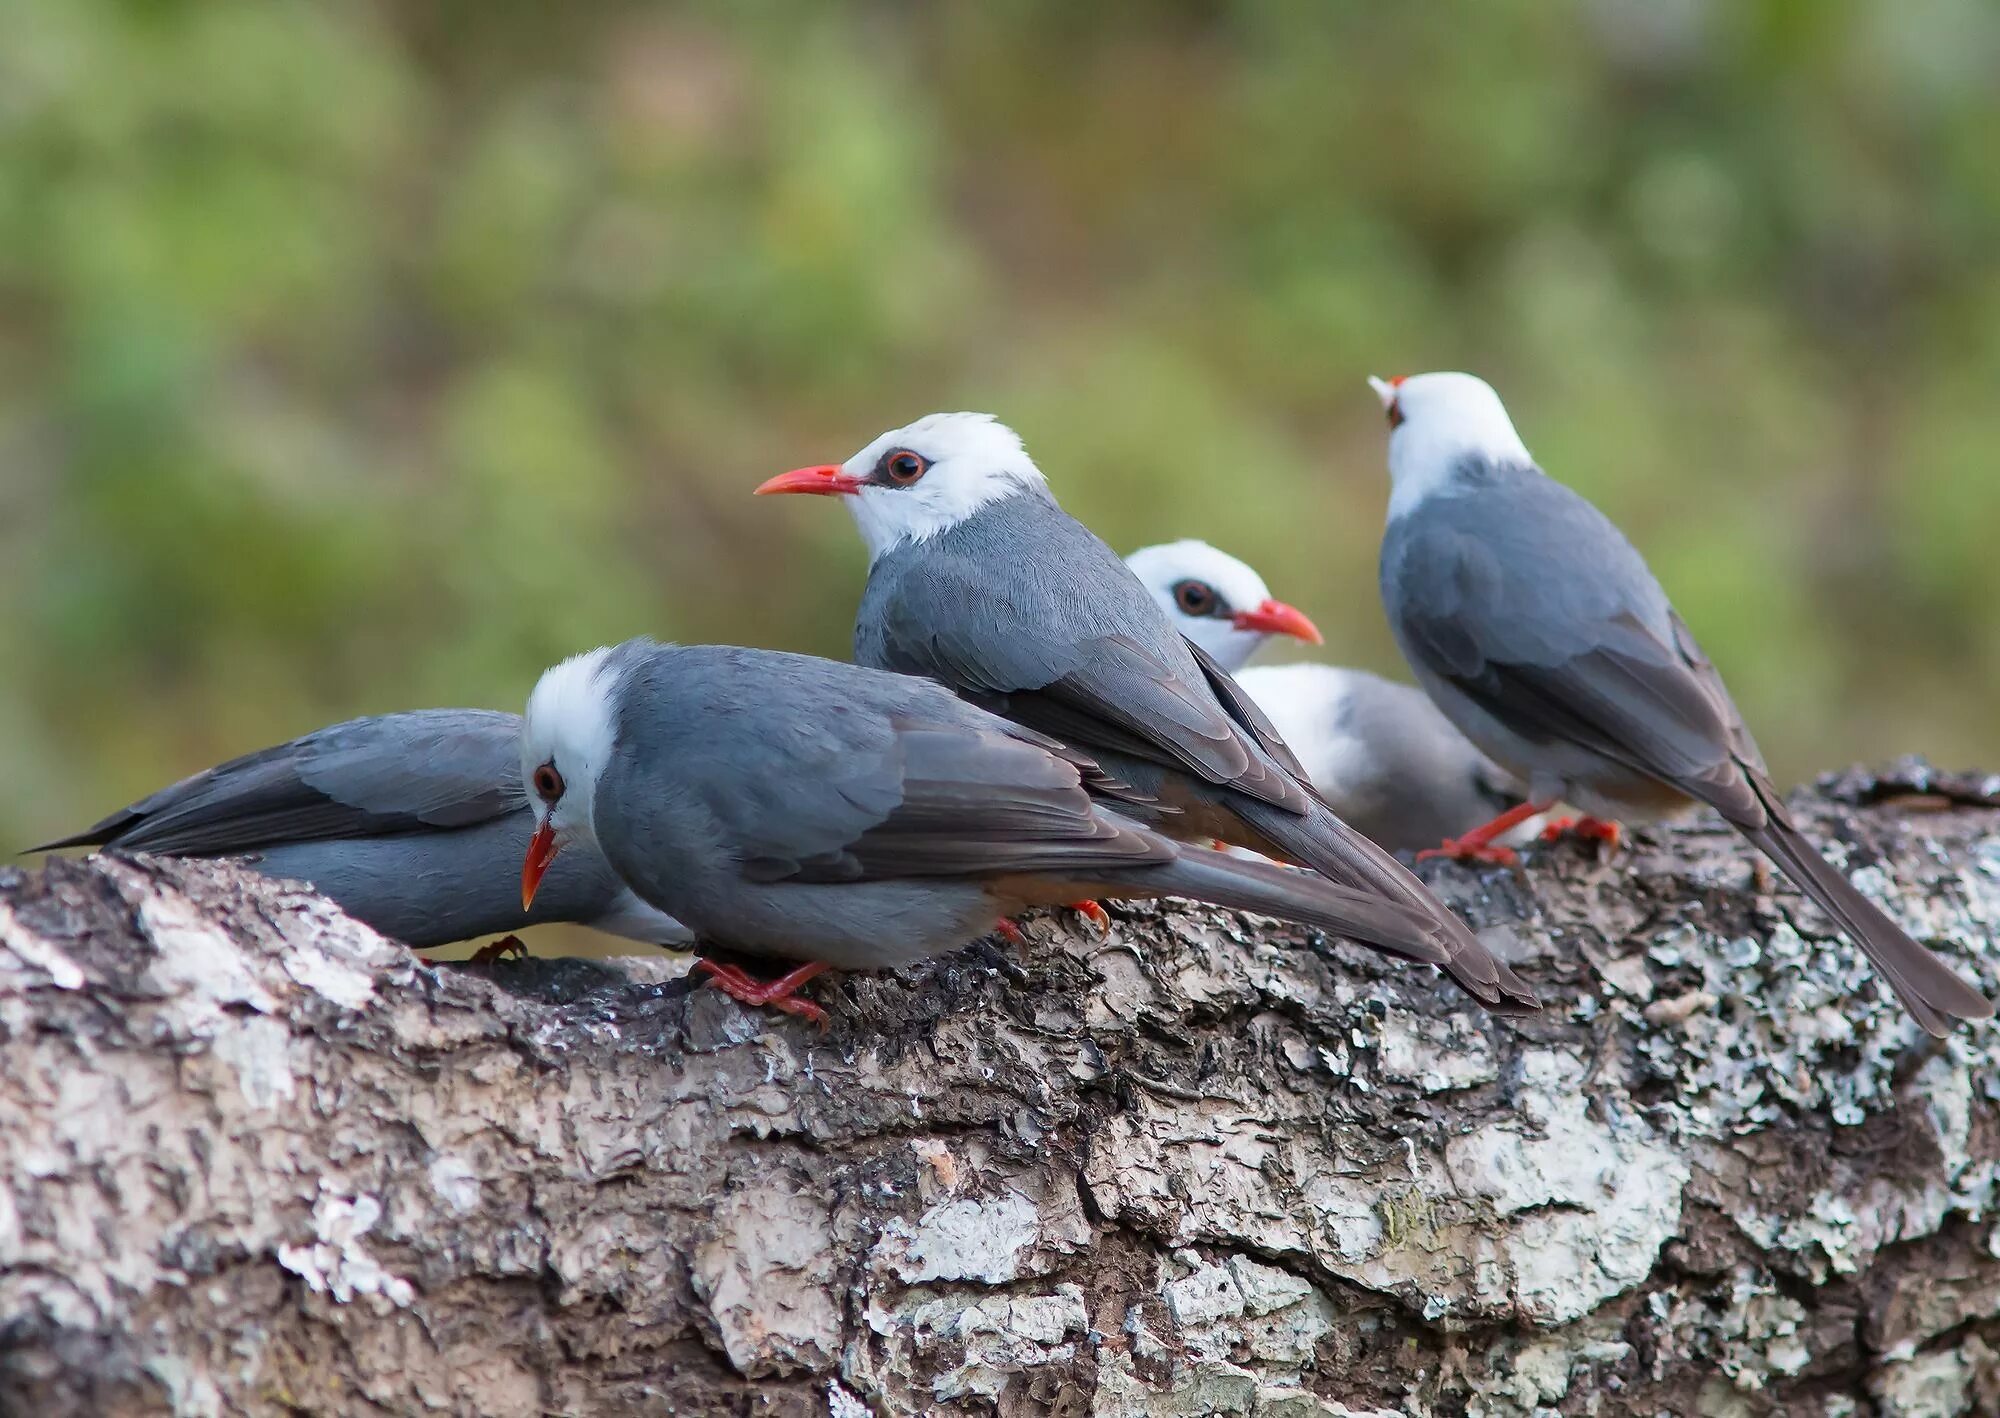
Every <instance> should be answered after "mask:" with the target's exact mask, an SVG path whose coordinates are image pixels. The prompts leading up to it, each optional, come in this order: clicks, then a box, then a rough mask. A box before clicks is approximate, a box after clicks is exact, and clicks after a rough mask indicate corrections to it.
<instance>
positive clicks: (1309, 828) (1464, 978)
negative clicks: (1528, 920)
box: [1234, 800, 1541, 1013]
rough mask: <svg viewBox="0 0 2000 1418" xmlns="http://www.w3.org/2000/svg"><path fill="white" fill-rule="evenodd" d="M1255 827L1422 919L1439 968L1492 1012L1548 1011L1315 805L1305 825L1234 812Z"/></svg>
mask: <svg viewBox="0 0 2000 1418" xmlns="http://www.w3.org/2000/svg"><path fill="white" fill-rule="evenodd" d="M1234 806H1236V810H1237V811H1238V813H1239V814H1240V815H1241V816H1242V817H1243V818H1244V820H1245V821H1246V822H1248V823H1249V825H1250V826H1251V827H1252V828H1254V829H1255V830H1256V831H1257V832H1259V833H1261V834H1262V835H1263V836H1264V837H1266V838H1268V839H1269V840H1270V841H1271V843H1272V844H1273V845H1275V846H1276V847H1277V848H1278V849H1279V850H1280V851H1282V852H1284V854H1285V855H1286V856H1288V857H1291V858H1292V859H1293V860H1295V861H1298V862H1302V863H1304V864H1305V865H1306V866H1309V867H1311V868H1312V869H1313V870H1315V871H1317V872H1320V873H1321V874H1323V875H1324V876H1326V877H1328V878H1329V879H1331V880H1333V881H1336V882H1339V883H1341V884H1342V885H1344V886H1348V887H1351V888H1353V889H1355V890H1357V891H1363V892H1367V893H1369V894H1372V895H1378V896H1382V897H1386V898H1387V899H1388V900H1390V901H1392V902H1395V903H1397V904H1399V905H1402V906H1405V907H1407V908H1409V909H1411V910H1414V911H1416V912H1418V913H1420V914H1421V915H1422V916H1423V917H1424V919H1425V920H1427V921H1428V922H1429V923H1430V925H1431V929H1432V931H1433V933H1434V934H1435V935H1436V937H1437V939H1438V940H1439V942H1440V943H1441V944H1442V945H1443V947H1444V950H1445V959H1444V960H1442V961H1441V962H1439V964H1440V966H1441V967H1442V968H1443V970H1444V972H1445V973H1446V974H1448V975H1450V976H1451V978H1452V979H1454V980H1456V981H1457V982H1458V984H1459V987H1460V988H1461V989H1463V990H1464V991H1465V992H1466V993H1467V994H1469V995H1471V996H1472V997H1473V998H1474V999H1476V1000H1478V1001H1479V1002H1480V1003H1481V1004H1483V1005H1485V1006H1486V1007H1487V1008H1488V1009H1491V1010H1494V1011H1496V1012H1499V1013H1527V1012H1529V1011H1532V1010H1536V1009H1539V1008H1541V1002H1540V1001H1539V1000H1537V999H1536V998H1535V992H1534V991H1533V990H1531V989H1529V988H1528V984H1527V982H1526V981H1525V980H1523V979H1522V978H1521V977H1520V976H1519V975H1516V974H1515V973H1514V972H1513V971H1512V970H1511V969H1509V968H1508V966H1507V962H1505V961H1504V960H1501V959H1500V958H1499V957H1498V956H1496V955H1494V954H1493V952H1492V951H1490V950H1488V949H1487V948H1486V947H1485V946H1484V945H1482V944H1480V942H1479V937H1477V936H1475V935H1474V934H1473V933H1472V930H1471V928H1470V927H1469V926H1467V925H1466V924H1465V922H1463V921H1461V920H1460V919H1459V918H1458V917H1457V916H1456V915H1454V914H1453V913H1452V911H1451V909H1450V908H1449V907H1447V906H1446V905H1445V904H1444V903H1443V902H1442V901H1440V900H1438V899H1437V897H1435V896H1433V895H1432V894H1431V891H1430V888H1429V887H1427V886H1425V885H1424V884H1423V883H1422V882H1421V881H1419V880H1417V878H1416V877H1415V876H1414V875H1413V874H1412V873H1411V872H1410V870H1409V868H1407V867H1405V866H1404V865H1403V864H1402V863H1401V862H1399V861H1397V860H1396V859H1395V857H1393V856H1391V855H1390V854H1389V853H1388V852H1387V851H1385V850H1383V849H1382V848H1381V847H1378V846H1376V845H1375V843H1373V842H1371V841H1369V840H1368V839H1367V838H1366V837H1364V836H1362V835H1361V834H1360V833H1359V832H1356V831H1355V830H1354V829H1353V828H1351V827H1349V826H1348V825H1347V824H1346V823H1344V822H1342V821H1341V820H1340V819H1339V818H1338V817H1336V816H1335V815H1334V814H1333V812H1332V810H1331V809H1329V808H1327V807H1326V806H1325V805H1324V804H1322V803H1320V802H1318V801H1316V800H1315V801H1314V803H1313V804H1312V806H1311V809H1310V810H1309V811H1308V812H1307V814H1306V815H1305V816H1304V817H1297V816H1294V815H1292V814H1291V813H1288V812H1284V811H1282V810H1280V809H1277V808H1271V807H1267V806H1265V805H1264V804H1262V803H1242V804H1237V805H1234Z"/></svg>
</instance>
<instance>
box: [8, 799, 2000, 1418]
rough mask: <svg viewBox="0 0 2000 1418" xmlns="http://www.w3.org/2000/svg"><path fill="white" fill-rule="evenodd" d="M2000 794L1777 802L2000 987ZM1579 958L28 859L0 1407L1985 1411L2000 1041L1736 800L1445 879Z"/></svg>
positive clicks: (1998, 1375) (1907, 917) (20, 901)
mask: <svg viewBox="0 0 2000 1418" xmlns="http://www.w3.org/2000/svg"><path fill="white" fill-rule="evenodd" d="M1996 802H2000V782H1993V781H1988V782H1975V781H1971V780H1955V781H1946V780H1942V779H1937V778H1935V777H1934V776H1932V775H1929V774H1927V773H1926V772H1925V771H1924V770H1923V769H1922V768H1921V766H1920V765H1909V766H1905V767H1904V768H1903V769H1901V770H1900V774H1899V775H1891V776H1890V777H1889V778H1887V779H1876V778H1869V777H1866V776H1864V775H1860V774H1851V775H1847V776H1846V777H1844V778H1842V779H1839V780H1829V781H1828V782H1826V783H1823V784H1822V785H1821V786H1820V788H1819V790H1817V792H1816V793H1815V794H1812V795H1802V796H1801V797H1800V798H1799V800H1798V805H1799V808H1800V811H1801V813H1802V814H1803V815H1804V816H1805V817H1806V818H1807V819H1808V820H1809V821H1810V824H1811V826H1812V829H1813V831H1814V832H1815V835H1816V837H1817V838H1818V840H1820V841H1822V842H1825V843H1828V844H1830V845H1831V846H1832V849H1833V850H1834V851H1835V852H1844V853H1845V857H1846V864H1847V866H1848V868H1849V870H1850V871H1852V872H1854V874H1855V876H1856V879H1857V880H1858V881H1860V882H1861V883H1862V884H1863V886H1864V888H1865V889H1867V890H1869V891H1870V892H1871V893H1874V894H1876V895H1877V896H1878V898H1879V899H1881V900H1882V901H1883V902H1884V903H1885V904H1886V905H1887V906H1888V907H1889V909H1890V910H1891V911H1892V913H1894V914H1896V915H1897V916H1899V917H1900V918H1901V919H1903V920H1904V921H1905V922H1906V923H1908V924H1909V925H1910V926H1911V927H1912V928H1913V929H1914V930H1915V931H1916V932H1917V933H1918V934H1919V935H1920V936H1922V937H1924V938H1926V939H1929V940H1931V941H1933V942H1935V943H1936V944H1938V945H1939V947H1940V948H1941V949H1942V950H1943V951H1945V953H1946V954H1947V955H1948V956H1949V957H1950V958H1951V959H1952V960H1953V962H1954V963H1955V964H1957V965H1958V966H1960V967H1961V968H1963V969H1966V970H1968V971H1970V972H1973V973H1975V974H1976V976H1977V977H1978V979H1979V981H1980V983H1981V984H1982V986H1983V987H1984V988H1985V989H1987V990H1988V991H1989V992H1990V991H1992V990H1993V989H1994V987H1995V983H1996V978H1995V977H1996V972H2000V947H1996V944H1995V929H1996V923H2000V811H1996V810H1995V806H1994V805H1995V803H1996ZM1431 876H1432V879H1433V881H1434V882H1435V884H1436V885H1437V886H1438V888H1439V890H1440V891H1441V892H1442V893H1443V894H1444V895H1445V896H1446V898H1447V899H1448V900H1450V901H1451V902H1452V903H1453V904H1454V905H1456V906H1458V907H1459V908H1461V909H1462V910H1463V911H1464V912H1465V914H1466V915H1467V916H1468V918H1469V919H1470V920H1471V921H1472V922H1473V924H1474V925H1475V926H1476V927H1478V928H1480V929H1481V931H1482V933H1483V934H1484V935H1485V936H1486V938H1487V939H1488V940H1489V941H1490V942H1491V943H1493V944H1494V946H1495V948H1496V949H1498V950H1500V951H1501V952H1502V953H1503V954H1506V955H1507V956H1508V957H1509V958H1510V959H1513V960H1515V961H1516V962H1517V963H1519V964H1520V965H1521V966H1522V968H1523V969H1524V970H1525V972H1526V973H1527V975H1528V977H1529V978H1530V979H1531V980H1532V981H1533V982H1534V983H1535V984H1536V986H1537V988H1538V989H1539V990H1540V991H1541V993H1542V997H1543V999H1544V1001H1545V1002H1546V1006H1547V1007H1546V1009H1545V1011H1544V1012H1543V1013H1542V1014H1541V1015H1540V1016H1538V1017H1535V1018H1531V1019H1526V1020H1499V1019H1495V1018H1492V1017H1490V1016H1488V1015H1486V1014H1485V1013H1483V1012H1482V1011H1481V1010H1479V1009H1478V1008H1477V1007H1476V1006H1474V1005H1473V1004H1472V1003H1471V1002H1470V1001H1469V1000H1467V999H1466V998H1465V997H1463V996H1462V995H1459V994H1457V993H1456V992H1454V991H1453V990H1452V989H1451V988H1450V987H1449V985H1448V984H1446V983H1444V982H1442V981H1441V980H1440V979H1439V978H1437V977H1436V976H1435V975H1434V973H1433V972H1431V971H1430V970H1428V969H1419V968H1413V967H1408V966H1403V965H1399V964H1397V963H1395V962H1388V961H1382V960H1378V959H1377V958H1375V957H1372V956H1370V955H1368V954H1366V953H1364V952H1362V951H1360V950H1359V949H1356V948H1353V947H1350V946H1347V945H1344V944H1327V943H1325V942H1321V941H1317V940H1315V939H1313V938H1311V937H1309V936H1307V935H1304V934H1302V933H1299V932H1296V931H1291V930H1287V929H1285V928H1282V927H1279V926H1276V925H1274V924H1272V923H1270V922H1265V921H1255V920H1251V919H1247V918H1244V917H1240V916H1235V915H1231V914H1229V913H1224V912H1215V911H1207V910H1195V909H1182V908H1180V907H1178V906H1175V907H1168V908H1160V909H1153V908H1121V907H1116V906H1114V907H1113V908H1112V910H1113V914H1114V917H1115V924H1114V927H1113V929H1112V931H1111V932H1110V934H1109V936H1108V937H1106V938H1103V939H1100V938H1098V937H1097V936H1096V935H1095V934H1093V933H1092V932H1091V931H1090V930H1089V928H1088V927H1087V926H1083V925H1080V924H1078V923H1076V922H1075V921H1074V919H1073V918H1071V917H1068V916H1051V917H1048V918H1045V919H1040V920H1036V921H1032V922H1030V923H1029V927H1028V934H1029V937H1030V943H1029V945H1028V947H1027V948H1026V950H1025V951H1018V952H1017V951H1014V950H1011V949H1010V950H1005V951H1002V950H997V949H992V948H986V947H979V948H975V949H973V950H971V951H967V952H962V953H960V954H957V955H955V956H951V957H948V958H945V959H943V960H940V961H935V962H931V963H930V964H927V965H925V966H922V967H918V968H915V969H911V970H907V971H901V972H897V973H893V974H886V973H885V974H878V975H849V976H845V977H841V978H837V979H834V980H832V981H830V982H826V983H823V984H822V985H820V986H816V987H815V989H816V990H817V993H818V997H819V998H820V999H821V1000H823V1001H824V1002H826V1003H827V1004H828V1005H829V1007H830V1009H831V1012H832V1014H833V1024H832V1029H831V1032H830V1033H827V1034H825V1035H824V1036H823V1035H821V1034H820V1033H818V1032H816V1031H815V1030H814V1029H812V1028H811V1027H810V1026H808V1025H805V1024H803V1023H802V1022H801V1021H798V1020H795V1019H789V1018H784V1017H779V1016H772V1015H763V1014H752V1013H748V1012H745V1011H744V1010H742V1009H740V1008H739V1007H738V1006H736V1005H735V1004H734V1003H732V1002H731V1001H729V1000H727V999H725V998H723V997H722V996H720V995H719V994H717V993H716V992H714V991H711V990H701V989H695V990H692V991H691V990H690V989H689V987H688V984H687V982H686V981H684V980H682V979H678V978H675V975H676V972H677V969H678V967H677V966H676V965H673V964H670V963H669V962H667V961H666V960H665V959H664V958H661V959H657V960H655V959H628V960H617V961H606V962H584V961H578V960H534V961H525V962H518V963H504V964H499V965H495V966H491V967H474V968H448V967H439V966H433V965H430V964H427V963H425V962H424V961H423V960H422V959H420V958H418V957H416V956H413V955H412V954H411V953H410V952H409V951H407V950H405V949H404V948H402V947H401V946H399V945H396V944H393V943H390V942H387V941H384V940H382V939H381V938H380V937H378V936H376V935H374V934H373V933H372V932H370V931H368V930H367V929H365V928H363V927H360V926H358V925H356V924H354V923H352V922H350V921H348V920H346V919H345V918H344V917H342V916H340V915H339V914H338V913H337V912H336V911H334V910H333V908H332V907H330V906H329V905H327V904H326V903H325V902H323V901H321V900H319V899H318V898H316V897H314V896H312V895H310V894H309V893H307V892H306V891H304V890H302V889H297V888H293V887H288V886H283V885H274V884H271V883H267V882H264V881H262V880H260V879H259V878H256V877H254V876H252V875H250V874H248V873H247V872H244V871H242V870H240V869H238V868H235V867H231V866H228V865H218V864H203V863H181V862H164V861H149V860H139V861H132V862H117V861H111V860H104V859H95V860H91V861H87V862H72V861H56V862H51V863H49V864H48V865H47V866H46V867H45V868H44V869H42V870H40V871H36V872H21V871H11V870H7V871H0V1411H4V1412H6V1413H33V1414H38V1415H55V1414H67V1413H91V1414H123V1413H154V1412H173V1413H181V1414H223V1413H229V1414H234V1413H287V1412H305V1413H360V1414H375V1413H382V1414H404V1413H412V1412H438V1413H467V1414H486V1415H512V1414H523V1415H528V1414H541V1413H550V1412H557V1413H580V1414H623V1413H635V1414H636V1413H647V1414H652V1413H667V1412H671V1413H685V1414H706V1413H752V1412H754V1413H759V1414H764V1413H777V1414H793V1413H799V1414H805V1413H827V1412H832V1413H834V1414H838V1415H843V1418H845V1415H858V1414H863V1413H876V1414H901V1413H987V1412H994V1411H998V1412H1000V1413H1004V1414H1042V1413H1055V1414H1104V1415H1119V1414H1161V1413H1242V1414H1253V1415H1264V1416H1265V1418H1306V1415H1339V1414H1394V1413H1411V1414H1437V1415H1456V1414H1477V1415H1528V1414H1545V1413H1592V1414H1645V1415H1653V1414H1659V1413H1672V1414H1696V1413H1700V1414H1745V1415H1752V1414H1766V1413H1772V1414H1776V1413H1784V1414H1825V1415H1843V1414H1864V1413H1873V1414H1885V1415H1887V1414H1894V1415H1918V1414H1953V1413H1993V1412H1996V1411H2000V1360H1996V1358H1995V1352H1996V1350H2000V1232H1996V1230H1995V1227H1994V1221H1993V1217H1992V1215H1991V1210H1992V1207H1993V1203H1994V1188H1995V1179H1996V1170H2000V1101H1996V1099H2000V1030H1996V1028H1995V1027H1993V1026H1992V1025H1990V1024H1983V1025H1980V1026H1977V1027H1973V1028H1967V1029H1963V1030H1961V1031H1960V1032H1959V1033H1957V1034H1955V1035H1954V1036H1953V1037H1951V1038H1950V1039H1947V1040H1944V1041H1942V1042H1933V1041H1931V1040H1929V1039H1927V1038H1925V1037H1924V1036H1923V1035H1921V1034H1920V1033H1919V1032H1918V1031H1917V1030H1916V1029H1915V1028H1914V1027H1913V1026H1912V1025H1911V1024H1910V1023H1909V1021H1908V1020H1907V1018H1906V1017H1905V1016H1904V1015H1903V1014H1902V1012H1901V1011H1900V1010H1899V1009H1898V1008H1897V1006H1896V1005H1895V1004H1894V1003H1893V1001H1891V1000H1890V999H1889V998H1888V997H1887V995H1886V994H1885V992H1884V991H1883V990H1882V989H1881V987H1880V986H1879V985H1878V984H1877V983H1876V981H1875V980H1874V979H1873V978H1872V977H1871V976H1870V974H1869V972H1868V970H1867V968H1866V966H1865V965H1864V964H1863V962H1862V961H1861V959H1860V957H1859V955H1858V953H1857V952H1856V951H1854V950H1853V949H1851V948H1850V947H1848V946H1847V945H1846V944H1844V943H1841V942H1837V941H1834V940H1832V939H1830V938H1829V935H1828V931H1829V927H1828V925H1827V923H1826V921H1825V920H1824V919H1823V918H1822V917H1820V916H1819V915H1818V914H1817V913H1816V912H1815V911H1813V909H1812V908H1811V907H1810V906H1808V905H1806V904H1805V903H1803V902H1802V901H1801V899H1800V898H1799V897H1798V895H1797V894H1796V893H1795V892H1793V891H1792V890H1791V889H1790V887H1789V886H1788V885H1787V884H1786V883H1784V882H1783V881H1782V879H1778V878H1774V876H1773V874H1772V873H1771V872H1769V871H1768V870H1766V869H1764V868H1763V866H1762V865H1761V863H1760V862H1759V860H1758V859H1757V858H1755V856H1754V854H1753V853H1752V852H1751V851H1750V849H1749V848H1748V847H1747V846H1745V845H1744V844H1743V843H1742V842H1740V841H1739V840H1738V839H1737V838H1736V837H1735V836H1734V835H1733V834H1731V833H1729V832H1728V831H1727V830H1725V829H1723V828H1722V827H1720V826H1719V825H1718V824H1717V823H1716V822H1715V821H1714V820H1713V819H1702V820H1698V821H1697V822H1695V823H1694V824H1692V825H1689V826H1684V827H1674V828H1664V829H1652V830H1641V831H1640V832H1639V833H1638V834H1637V836H1636V837H1635V838H1634V839H1633V840H1632V842H1631V844H1630V846H1629V847H1628V848H1627V850H1626V851H1625V852H1624V853H1622V854H1621V855H1620V856H1619V857H1618V858H1616V859H1615V860H1612V861H1608V862H1600V861H1598V860H1597V859H1596V858H1595V857H1594V856H1593V855H1591V854H1590V853H1589V852H1588V851H1586V850H1585V849H1584V848H1582V847H1580V846H1577V845H1575V844H1563V845H1558V846H1554V847H1549V848H1544V849H1539V850H1537V851H1535V852H1533V853H1532V854H1530V857H1529V860H1528V867H1527V870H1526V871H1525V873H1524V874H1514V873H1509V872H1505V871H1499V870H1486V871H1478V872H1474V871H1468V870H1465V869H1462V868H1458V867H1443V868H1440V869H1438V870H1436V871H1433V872H1432V873H1431Z"/></svg>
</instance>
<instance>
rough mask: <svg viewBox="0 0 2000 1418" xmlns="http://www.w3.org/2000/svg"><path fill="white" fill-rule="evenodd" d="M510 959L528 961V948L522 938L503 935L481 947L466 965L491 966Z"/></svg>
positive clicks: (467, 959)
mask: <svg viewBox="0 0 2000 1418" xmlns="http://www.w3.org/2000/svg"><path fill="white" fill-rule="evenodd" d="M509 957H512V958H513V959H515V960H526V959H527V958H528V947H527V946H526V945H524V944H522V942H521V938H520V937H519V936H517V935H503V936H501V937H500V939H498V940H491V941H488V942H487V943H486V944H484V945H482V946H480V947H479V949H477V950H475V951H473V952H472V954H471V955H469V956H467V957H466V960H465V963H466V964H468V965H491V964H493V963H494V962H495V961H497V960H506V959H508V958H509Z"/></svg>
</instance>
